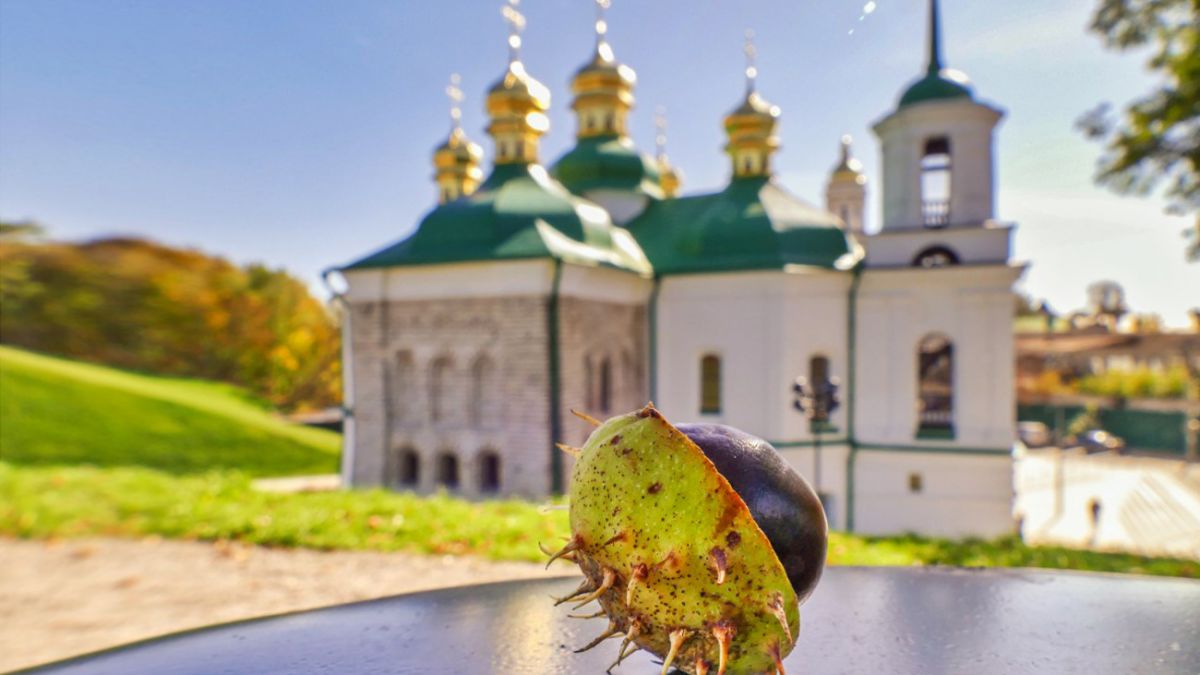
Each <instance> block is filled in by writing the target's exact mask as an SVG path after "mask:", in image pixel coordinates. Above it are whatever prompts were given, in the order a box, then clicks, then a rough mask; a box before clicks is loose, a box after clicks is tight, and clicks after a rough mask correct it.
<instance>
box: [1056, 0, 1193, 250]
mask: <svg viewBox="0 0 1200 675" xmlns="http://www.w3.org/2000/svg"><path fill="white" fill-rule="evenodd" d="M1099 3H1100V4H1099V6H1098V7H1097V8H1096V12H1095V14H1093V15H1092V21H1091V26H1090V27H1091V30H1092V31H1093V32H1095V33H1097V34H1099V35H1100V36H1101V38H1102V39H1103V40H1104V43H1105V45H1106V46H1107V47H1109V48H1112V49H1116V50H1118V51H1127V50H1131V49H1138V48H1141V47H1149V48H1150V49H1151V57H1150V60H1149V62H1148V64H1147V65H1148V67H1149V68H1150V70H1151V71H1153V72H1155V73H1156V74H1158V75H1159V76H1160V77H1161V81H1160V83H1159V85H1158V87H1157V88H1156V89H1154V90H1153V91H1151V92H1150V93H1149V94H1147V95H1146V96H1144V97H1142V98H1139V99H1137V100H1135V101H1133V102H1132V103H1130V104H1129V106H1128V107H1127V108H1126V109H1125V111H1124V114H1123V115H1122V117H1121V118H1120V119H1116V118H1114V116H1113V115H1112V114H1111V107H1110V106H1109V104H1107V103H1105V104H1101V105H1100V106H1098V107H1097V108H1095V109H1093V110H1092V111H1090V112H1088V113H1086V114H1085V115H1084V116H1083V117H1082V118H1080V120H1079V122H1078V126H1079V128H1080V129H1081V130H1082V131H1083V132H1084V133H1085V134H1086V135H1087V136H1088V137H1089V138H1092V139H1095V140H1098V141H1102V142H1104V143H1105V151H1104V154H1103V155H1102V156H1101V157H1100V162H1099V167H1098V172H1097V175H1096V180H1097V182H1098V183H1100V184H1101V185H1105V186H1108V187H1109V188H1111V189H1113V190H1115V191H1117V192H1120V193H1124V194H1130V193H1132V194H1147V193H1149V192H1151V191H1152V190H1154V189H1156V188H1157V187H1159V186H1160V185H1161V184H1163V183H1164V182H1165V184H1166V192H1165V196H1166V197H1167V200H1168V210H1169V211H1170V212H1172V213H1181V214H1183V213H1192V212H1196V213H1197V217H1196V220H1195V223H1194V224H1193V225H1192V226H1191V227H1190V228H1189V231H1188V232H1187V233H1185V236H1187V237H1188V238H1189V239H1190V243H1189V244H1188V248H1187V256H1188V259H1190V260H1192V261H1198V260H1200V0H1099Z"/></svg>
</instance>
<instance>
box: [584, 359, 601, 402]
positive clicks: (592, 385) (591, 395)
mask: <svg viewBox="0 0 1200 675" xmlns="http://www.w3.org/2000/svg"><path fill="white" fill-rule="evenodd" d="M583 394H584V401H585V403H586V405H587V407H588V410H596V409H597V408H598V407H599V406H597V405H596V370H595V367H594V364H593V363H592V357H590V356H585V357H583Z"/></svg>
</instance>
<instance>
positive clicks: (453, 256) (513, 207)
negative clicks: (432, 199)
mask: <svg viewBox="0 0 1200 675" xmlns="http://www.w3.org/2000/svg"><path fill="white" fill-rule="evenodd" d="M528 258H556V259H559V260H564V261H568V262H574V263H579V264H584V265H599V266H606V267H614V268H618V269H624V270H628V271H631V272H636V273H642V274H645V273H649V271H650V267H649V264H648V263H647V262H646V258H645V256H644V255H643V254H642V251H641V249H640V248H639V247H638V245H637V243H636V242H635V241H634V240H633V238H632V237H631V236H630V235H629V233H628V232H626V231H624V230H622V229H621V228H619V227H615V226H613V224H612V221H611V220H610V219H609V216H608V213H607V212H606V211H605V210H604V209H602V208H601V207H599V206H597V205H595V204H593V203H591V202H589V201H587V200H585V199H581V198H579V197H576V196H575V195H572V194H571V193H570V192H569V191H567V189H566V188H564V187H563V186H562V185H561V184H560V183H558V182H557V181H555V180H554V179H553V178H551V177H550V176H549V174H547V173H546V170H545V169H544V168H542V167H541V166H539V165H536V164H533V165H529V164H501V165H497V166H496V167H495V169H493V171H492V174H491V175H490V176H489V177H488V179H487V180H486V181H484V183H483V185H481V186H480V187H479V189H478V190H477V191H476V192H475V193H473V194H471V195H470V196H467V197H463V198H461V199H457V200H455V201H452V202H449V203H446V204H442V205H440V206H438V207H437V208H435V209H434V210H433V211H431V212H430V213H429V214H428V215H426V216H425V218H424V219H423V220H422V221H421V224H420V225H419V226H418V227H417V231H416V232H415V233H413V234H412V235H411V236H409V237H408V238H406V239H404V240H403V241H400V242H398V243H396V244H393V245H391V246H388V247H386V248H384V249H381V250H379V251H377V252H375V253H372V254H370V255H368V256H366V257H365V258H362V259H360V260H357V261H355V262H353V263H351V264H349V265H347V266H345V267H343V268H342V269H344V270H355V269H368V268H378V267H392V266H410V265H432V264H438V263H449V262H467V261H482V260H518V259H528Z"/></svg>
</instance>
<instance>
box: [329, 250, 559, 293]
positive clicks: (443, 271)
mask: <svg viewBox="0 0 1200 675" xmlns="http://www.w3.org/2000/svg"><path fill="white" fill-rule="evenodd" d="M344 276H345V278H346V283H347V285H348V288H347V291H346V299H347V300H349V301H350V302H359V301H366V302H375V301H379V300H384V299H386V300H428V299H450V298H480V297H483V298H495V297H503V296H519V295H546V294H549V293H550V287H551V285H552V284H553V279H554V263H553V262H551V261H549V260H514V261H509V262H478V263H449V264H445V265H423V266H419V267H389V268H386V269H364V270H347V271H346V272H345V273H344Z"/></svg>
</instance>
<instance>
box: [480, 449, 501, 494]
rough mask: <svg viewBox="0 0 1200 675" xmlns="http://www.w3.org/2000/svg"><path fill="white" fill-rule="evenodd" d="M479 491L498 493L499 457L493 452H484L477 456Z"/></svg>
mask: <svg viewBox="0 0 1200 675" xmlns="http://www.w3.org/2000/svg"><path fill="white" fill-rule="evenodd" d="M479 491H480V492H483V493H494V492H499V491H500V455H498V454H496V452H495V451H493V450H484V451H483V453H482V454H480V455H479Z"/></svg>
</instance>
